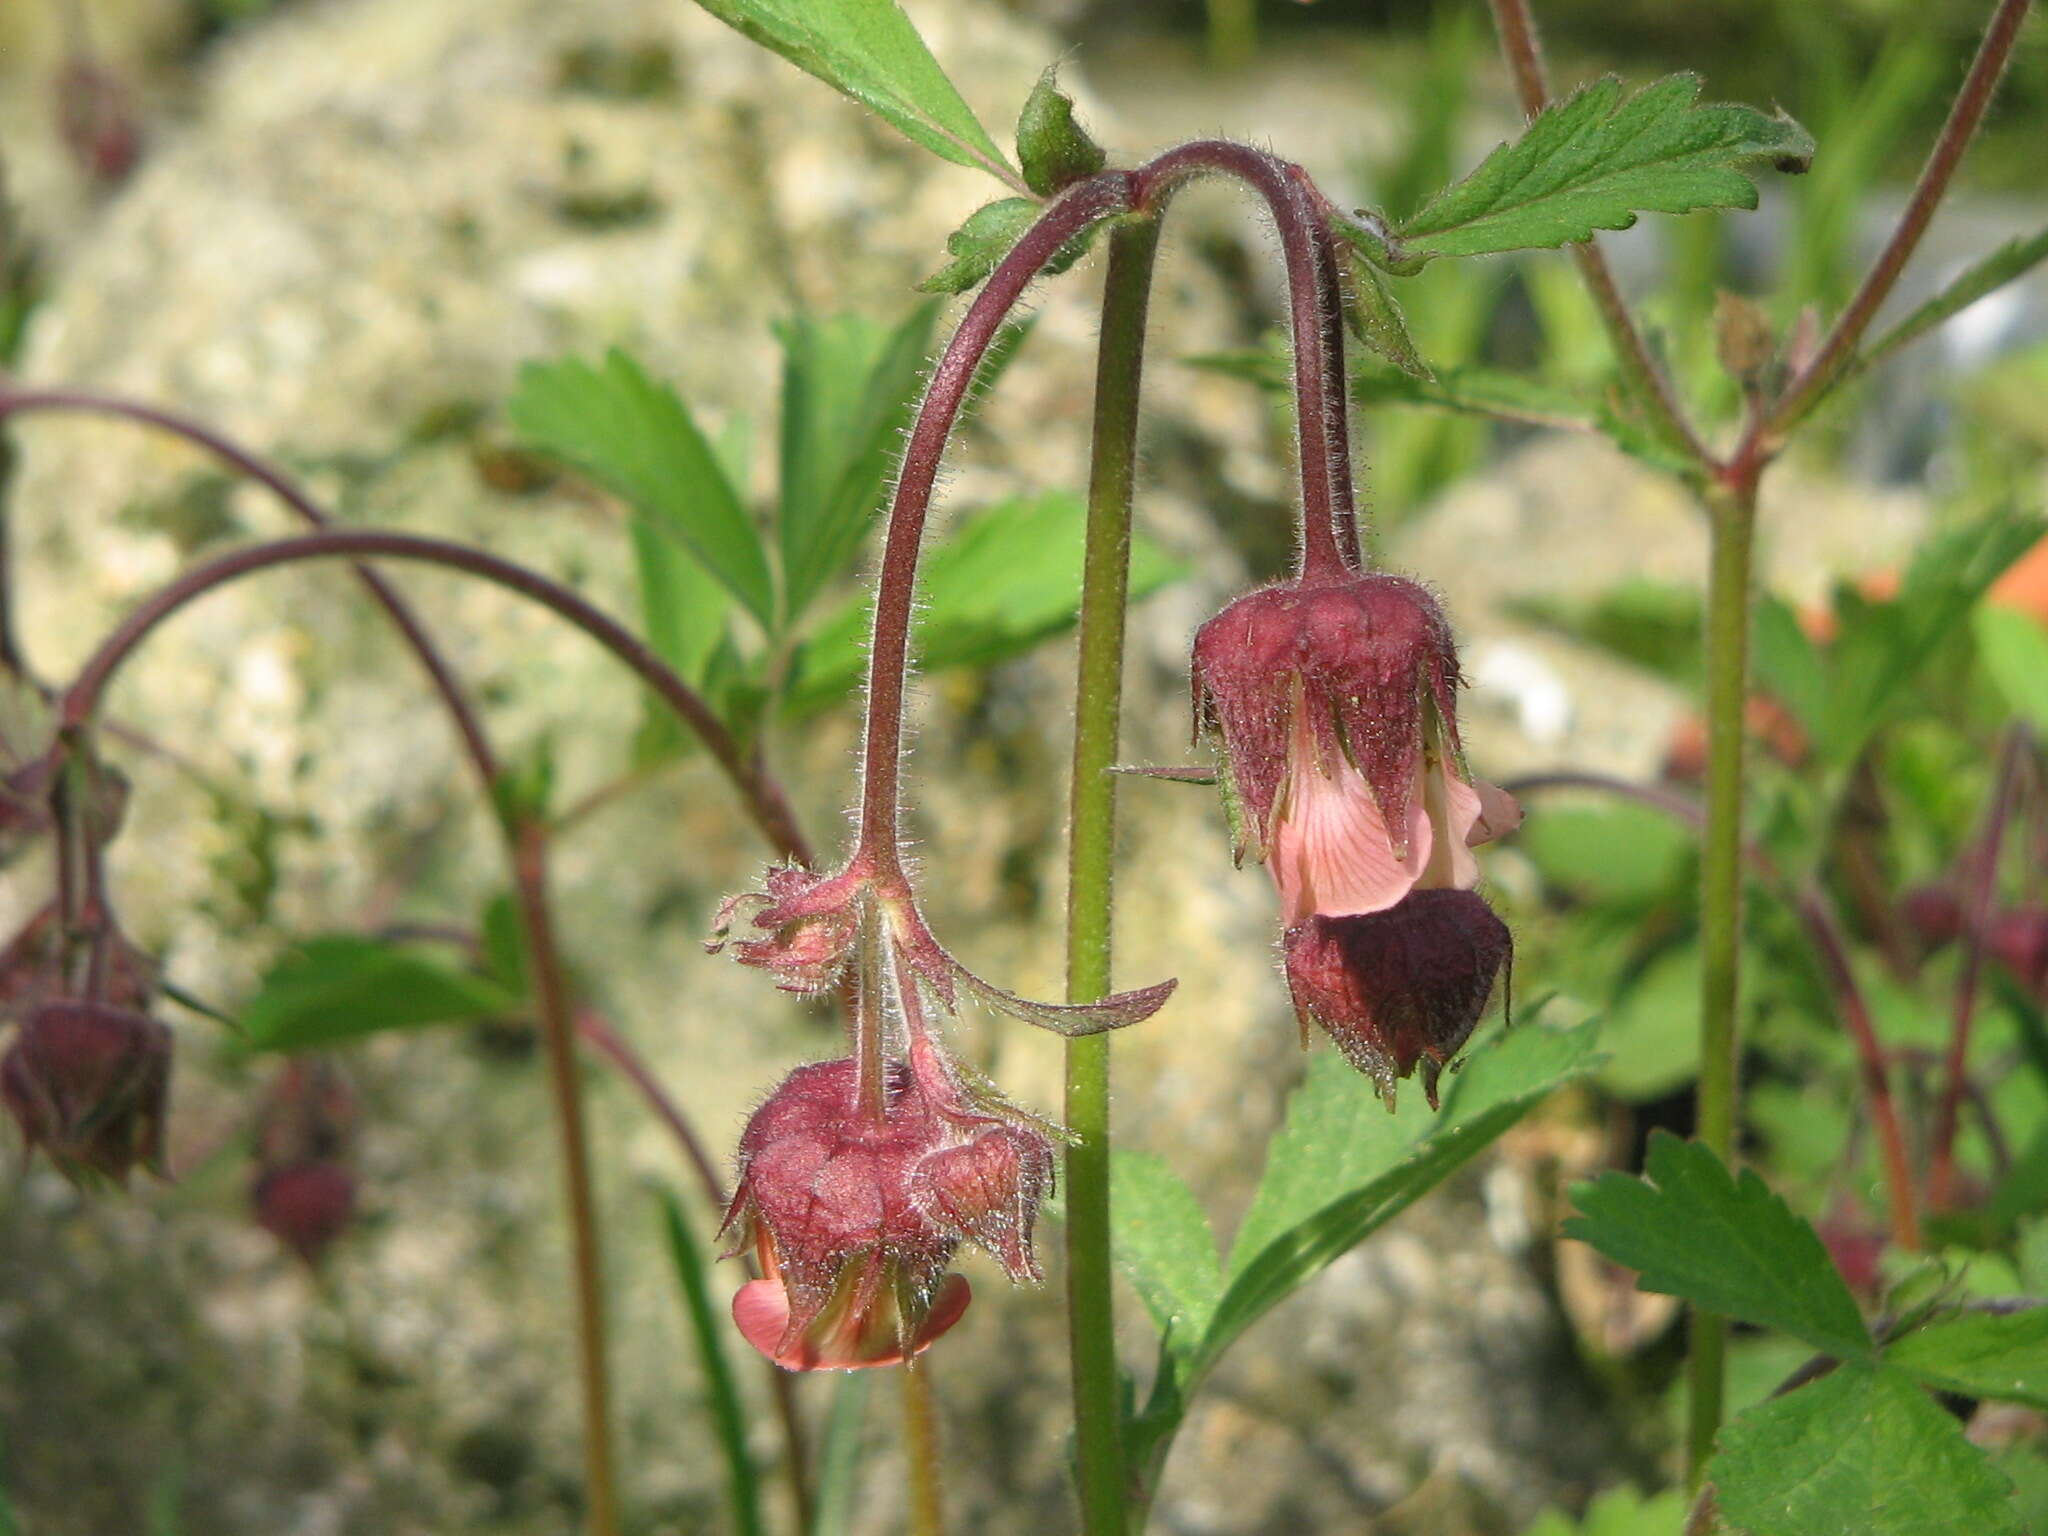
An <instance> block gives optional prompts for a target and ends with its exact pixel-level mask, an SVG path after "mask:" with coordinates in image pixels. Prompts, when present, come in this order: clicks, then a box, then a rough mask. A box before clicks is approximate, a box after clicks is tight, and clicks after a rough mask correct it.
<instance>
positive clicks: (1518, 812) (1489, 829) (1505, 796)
mask: <svg viewBox="0 0 2048 1536" xmlns="http://www.w3.org/2000/svg"><path fill="white" fill-rule="evenodd" d="M1472 788H1473V790H1474V792H1475V793H1477V794H1478V796H1479V819H1478V820H1477V821H1475V822H1473V823H1472V830H1471V831H1469V832H1467V833H1466V834H1465V841H1466V842H1467V843H1469V844H1470V845H1471V846H1473V847H1474V848H1476V847H1478V846H1479V845H1480V844H1481V843H1490V842H1492V841H1493V840H1494V839H1495V838H1497V837H1506V836H1507V835H1508V834H1509V833H1510V832H1512V831H1514V830H1515V828H1517V827H1519V826H1520V825H1521V824H1522V803H1521V802H1520V801H1519V800H1517V799H1516V798H1515V797H1514V796H1513V795H1511V794H1509V793H1508V792H1507V791H1506V790H1504V789H1502V788H1501V787H1500V786H1499V785H1498V784H1489V783H1487V782H1486V781H1485V780H1484V779H1474V780H1473V781H1472Z"/></svg>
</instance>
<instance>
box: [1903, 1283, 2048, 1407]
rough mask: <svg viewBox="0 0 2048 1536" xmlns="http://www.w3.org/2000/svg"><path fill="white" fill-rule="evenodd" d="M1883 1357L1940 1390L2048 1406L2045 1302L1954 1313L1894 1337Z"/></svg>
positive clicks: (2047, 1340) (2047, 1332)
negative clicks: (2010, 1309) (2001, 1310)
mask: <svg viewBox="0 0 2048 1536" xmlns="http://www.w3.org/2000/svg"><path fill="white" fill-rule="evenodd" d="M1884 1357H1885V1359H1886V1360H1887V1361H1888V1362H1889V1363H1891V1364H1892V1365H1895V1366H1898V1367H1899V1368H1900V1369H1902V1370H1906V1371H1911V1372H1912V1373H1913V1374H1914V1375H1915V1376H1917V1377H1919V1378H1920V1380H1922V1381H1924V1382H1926V1383H1927V1384H1928V1385H1930V1386H1934V1387H1939V1388H1941V1389H1942V1390H1943V1391H1947V1392H1961V1393H1963V1394H1964V1395H1965V1396H1968V1397H1988V1398H1994V1399H1996V1400H1998V1401H2000V1402H2009V1403H2028V1404H2031V1405H2032V1406H2033V1407H2036V1408H2048V1307H2028V1308H2026V1309H2025V1310H2023V1311H2019V1312H2005V1313H1998V1312H1958V1313H1954V1314H1952V1315H1951V1316H1948V1317H1944V1318H1940V1319H1937V1320H1936V1321H1934V1322H1931V1323H1929V1324H1927V1325H1926V1326H1925V1327H1923V1328H1916V1329H1915V1330H1914V1331H1913V1332H1911V1333H1909V1334H1907V1335H1906V1336H1905V1337H1904V1338H1901V1339H1894V1340H1893V1341H1892V1342H1891V1343H1890V1344H1888V1345H1886V1346H1885V1351H1884Z"/></svg>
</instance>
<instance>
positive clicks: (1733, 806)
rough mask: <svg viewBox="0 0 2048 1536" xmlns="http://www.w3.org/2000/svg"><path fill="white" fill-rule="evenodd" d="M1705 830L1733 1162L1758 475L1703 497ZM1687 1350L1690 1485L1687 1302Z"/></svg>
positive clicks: (1709, 1330) (1707, 1004)
mask: <svg viewBox="0 0 2048 1536" xmlns="http://www.w3.org/2000/svg"><path fill="white" fill-rule="evenodd" d="M1707 505H1708V510H1709V512H1710V513H1711V523H1710V538H1711V545H1710V550H1711V553H1710V558H1709V566H1708V575H1707V636H1706V651H1707V654H1706V670H1707V700H1706V703H1707V787H1706V813H1707V820H1706V830H1705V832H1704V834H1703V836H1702V838H1701V847H1700V1077H1699V1088H1698V1096H1697V1099H1696V1105H1697V1134H1698V1136H1699V1139H1700V1140H1701V1141H1702V1142H1704V1143H1705V1144H1706V1145H1707V1146H1709V1147H1711V1148H1712V1149H1713V1150H1714V1152H1715V1154H1716V1155H1718V1156H1719V1157H1720V1159H1721V1161H1722V1162H1724V1163H1726V1164H1728V1165H1729V1166H1730V1167H1733V1166H1734V1164H1735V1125H1736V1089H1737V1082H1736V1068H1737V1063H1738V1061H1739V1059H1740V1053H1741V1042H1740V1040H1739V1039H1738V1038H1737V1019H1738V1003H1739V994H1738V989H1739V984H1740V980H1741V971H1740V968H1741V960H1742V947H1741V940H1742V799H1743V793H1742V773H1743V707H1744V704H1745V703H1746V701H1747V699H1748V696H1749V607H1750V564H1751V554H1752V548H1753V544H1754V537H1755V531H1756V482H1755V480H1754V479H1753V478H1749V479H1744V480H1741V481H1739V482H1737V483H1735V484H1733V485H1730V484H1727V483H1724V482H1719V481H1717V482H1715V483H1714V484H1713V485H1711V486H1710V487H1709V490H1708V497H1707ZM1691 1329H1692V1332H1691V1335H1690V1337H1691V1349H1690V1352H1689V1357H1688V1360H1687V1372H1688V1402H1689V1406H1690V1418H1689V1424H1688V1428H1687V1435H1686V1475H1687V1479H1688V1486H1690V1487H1694V1488H1697V1487H1698V1486H1699V1483H1700V1480H1701V1478H1702V1477H1703V1476H1704V1474H1705V1469H1706V1464H1707V1458H1708V1457H1709V1456H1711V1455H1712V1454H1713V1450H1714V1435H1715V1433H1716V1432H1717V1431H1718V1430H1719V1429H1720V1426H1721V1402H1722V1383H1723V1378H1724V1374H1725V1372H1724V1363H1725V1353H1726V1341H1727V1334H1726V1324H1725V1323H1724V1322H1723V1321H1722V1320H1721V1318H1720V1317H1718V1316H1716V1315H1715V1314H1713V1313H1711V1312H1707V1311H1704V1310H1702V1309H1700V1308H1697V1307H1695V1308H1694V1309H1693V1311H1692V1319H1691Z"/></svg>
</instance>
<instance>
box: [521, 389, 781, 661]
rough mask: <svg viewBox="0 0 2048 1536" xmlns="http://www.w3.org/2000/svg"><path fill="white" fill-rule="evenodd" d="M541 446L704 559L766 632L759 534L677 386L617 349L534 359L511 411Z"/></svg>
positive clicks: (768, 586) (770, 620)
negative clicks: (589, 358) (600, 354)
mask: <svg viewBox="0 0 2048 1536" xmlns="http://www.w3.org/2000/svg"><path fill="white" fill-rule="evenodd" d="M506 409H507V413H508V414H509V415H510V417H511V420H512V425H513V427H514V428H515V429H516V430H517V431H518V432H519V435H520V436H521V437H522V438H524V439H525V441H526V442H527V443H528V444H529V445H530V446H531V447H533V448H535V449H537V450H539V451H540V452H542V453H546V454H549V455H551V456H553V457H555V458H558V459H561V460H563V461H564V462H565V463H569V464H573V465H575V466H576V468H578V469H580V470H581V471H583V472H584V473H585V474H587V475H589V476H590V477H591V478H592V479H593V480H596V481H597V482H598V483H599V484H600V485H602V486H604V487H605V488H606V489H607V490H609V491H611V492H613V493H614V494H615V495H618V496H620V497H622V498H623V499H624V500H625V501H627V502H628V503H630V504H631V505H632V506H633V507H634V508H635V509H636V510H637V511H639V512H641V513H643V514H644V515H645V516H647V517H649V518H651V519H652V520H653V521H654V522H655V523H657V524H659V525H660V527H661V528H662V529H663V530H664V531H665V532H667V533H668V534H669V535H671V536H672V537H674V538H676V539H677V540H679V541H680V542H681V543H682V544H683V546H684V547H685V548H686V549H688V550H689V551H690V553H691V554H693V555H694V556H696V558H697V559H698V560H700V561H702V562H703V564H704V567H705V569H707V570H709V571H710V572H711V573H712V574H713V575H715V576H716V577H717V578H718V579H719V580H720V581H721V582H723V583H724V584H725V587H726V589H727V590H728V591H729V592H731V593H732V595H733V596H734V597H736V598H738V599H739V600H740V601H741V602H742V603H743V604H745V605H746V607H747V609H748V611H749V612H751V613H752V614H753V615H754V617H755V618H757V619H758V620H760V621H761V624H762V626H763V627H764V628H769V627H772V626H773V624H774V620H775V592H774V586H773V583H772V580H771V578H770V576H769V572H768V557H767V554H766V552H765V551H764V550H763V549H762V547H761V540H760V536H759V535H758V534H757V533H756V532H755V530H754V525H753V522H752V521H751V519H749V518H748V516H747V511H746V508H745V506H744V505H742V504H741V501H740V497H739V493H738V492H737V491H735V490H734V489H733V487H732V482H731V481H729V480H727V479H726V477H725V473H724V471H723V470H721V469H720V468H719V466H718V458H717V455H716V454H714V453H713V452H712V449H711V445H710V444H709V443H707V442H706V441H705V440H704V434H703V433H701V432H700V431H698V430H697V424H696V422H695V421H693V420H692V419H691V417H690V413H689V411H688V409H687V408H685V406H684V405H683V402H682V401H681V400H680V399H678V398H677V396H676V393H675V391H674V390H672V389H670V388H669V387H668V386H667V385H665V384H659V383H656V382H655V381H654V380H652V379H650V378H648V376H647V374H646V373H645V371H643V370H642V368H641V367H640V365H639V364H638V363H636V362H635V361H634V360H633V359H632V358H630V357H628V356H627V355H626V354H625V353H623V352H620V351H618V350H616V349H614V350H613V351H611V352H609V353H607V354H606V355H605V360H604V365H603V367H602V368H601V369H600V368H594V367H592V366H591V365H590V364H588V363H585V362H583V361H581V360H580V359H578V358H573V357H565V358H559V359H557V360H555V361H553V362H547V363H540V362H535V363H528V364H527V365H526V366H525V367H524V368H522V369H520V370H519V389H518V392H517V393H516V394H514V395H513V397H512V399H511V401H510V402H509V404H508V405H507V407H506Z"/></svg>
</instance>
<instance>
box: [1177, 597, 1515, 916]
mask: <svg viewBox="0 0 2048 1536" xmlns="http://www.w3.org/2000/svg"><path fill="white" fill-rule="evenodd" d="M1458 680H1459V679H1458V658H1457V653H1456V651H1455V650H1454V648H1453V647H1452V644H1451V633H1450V626H1449V625H1448V624H1447V623H1446V622H1445V621H1444V617H1443V612H1442V610H1441V609H1440V608H1439V607H1438V606H1437V602H1436V599H1435V598H1433V597H1432V596H1430V594H1429V593H1428V591H1427V590H1425V589H1424V588H1422V587H1420V586H1418V585H1417V584H1416V583H1414V582H1412V581H1408V580H1405V579H1404V578H1402V577H1398V576H1387V575H1380V574H1376V573H1367V574H1363V575H1353V576H1346V577H1344V578H1342V579H1339V580H1336V581H1314V582H1304V581H1299V580H1297V581H1292V582H1284V583H1281V584H1280V585H1278V586H1273V587H1267V588H1265V589H1264V590H1263V591H1259V592H1254V593H1252V594H1250V595H1249V596H1247V597H1242V598H1239V599H1238V600H1237V601H1236V602H1234V603H1232V604H1231V605H1230V606H1229V607H1228V608H1226V609H1224V610H1223V612H1222V613H1220V614H1218V615H1217V616H1216V617H1215V618H1213V619H1211V620H1210V621H1209V622H1208V623H1206V624H1204V625H1203V626H1202V628H1201V629H1200V631H1198V632H1197V634H1196V636H1195V646H1194V665H1193V681H1194V688H1195V700H1196V724H1197V727H1198V728H1200V727H1205V726H1206V727H1207V728H1209V729H1210V730H1212V731H1214V732H1215V733H1216V734H1217V735H1219V736H1220V737H1221V740H1222V747H1223V757H1224V769H1225V778H1226V786H1227V793H1228V795H1229V797H1230V799H1231V801H1232V803H1233V806H1234V809H1235V818H1234V819H1235V822H1236V825H1235V829H1234V830H1235V834H1236V852H1237V855H1238V857H1239V858H1240V859H1241V858H1242V857H1243V856H1244V854H1245V853H1246V852H1250V853H1251V854H1252V855H1253V856H1254V857H1256V858H1261V859H1264V860H1265V861H1266V864H1267V866H1268V867H1269V868H1270V869H1271V870H1272V873H1273V879H1274V882H1275V883H1276V884H1277V885H1278V886H1279V888H1280V900H1281V906H1282V909H1283V910H1282V920H1283V922H1284V923H1285V925H1286V926H1287V927H1289V928H1293V927H1295V926H1296V925H1298V924H1300V923H1303V922H1305V921H1307V920H1308V919H1309V918H1311V917H1316V916H1323V917H1353V916H1364V915H1366V914H1369V913H1373V912H1383V911H1385V910H1387V909H1388V908H1390V907H1392V906H1394V905H1395V904H1396V903H1397V902H1399V901H1400V900H1401V899H1402V898H1403V897H1405V896H1406V895H1407V894H1408V893H1409V892H1410V891H1414V890H1469V889H1470V888H1471V887H1472V886H1474V885H1476V884H1477V883H1478V879H1479V866H1478V862H1477V861H1476V860H1475V859H1474V858H1473V857H1472V854H1471V848H1472V847H1473V846H1474V845H1476V844H1478V843H1482V842H1485V841H1487V840H1489V839H1491V838H1494V837H1498V836H1500V835H1501V834H1503V833H1504V832H1508V831H1511V830H1513V828H1514V826H1515V825H1516V824H1517V823H1518V822H1519V820H1520V818H1521V813H1520V810H1519V808H1518V807H1517V806H1516V805H1515V802H1514V801H1513V800H1512V799H1511V798H1510V797H1509V796H1508V795H1506V794H1505V793H1503V792H1502V791H1500V790H1498V789H1495V788H1494V787H1493V786H1492V785H1490V784H1483V783H1480V782H1478V781H1477V780H1474V779H1472V778H1471V777H1470V775H1469V774H1468V773H1467V772H1466V771H1465V768H1464V765H1463V762H1462V760H1461V754H1460V749H1459V745H1458V727H1457V711H1456V689H1457V685H1458Z"/></svg>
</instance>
